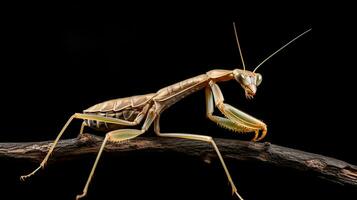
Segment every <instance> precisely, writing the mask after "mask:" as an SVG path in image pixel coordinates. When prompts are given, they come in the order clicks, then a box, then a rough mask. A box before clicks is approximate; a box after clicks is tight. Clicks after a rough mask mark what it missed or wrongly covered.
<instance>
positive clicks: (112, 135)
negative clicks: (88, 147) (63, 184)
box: [76, 129, 144, 200]
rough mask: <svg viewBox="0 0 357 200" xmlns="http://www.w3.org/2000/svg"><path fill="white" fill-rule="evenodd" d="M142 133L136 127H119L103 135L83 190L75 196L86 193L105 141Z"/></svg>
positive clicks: (118, 140) (123, 138) (78, 197)
mask: <svg viewBox="0 0 357 200" xmlns="http://www.w3.org/2000/svg"><path fill="white" fill-rule="evenodd" d="M142 133H144V131H141V130H136V129H120V130H115V131H111V132H109V133H107V134H106V135H105V138H104V140H103V142H102V145H101V147H100V149H99V152H98V154H97V157H96V159H95V161H94V164H93V167H92V170H91V172H90V174H89V176H88V179H87V182H86V185H85V186H84V189H83V192H82V194H80V195H77V197H76V199H77V200H78V199H80V198H82V197H84V196H86V195H87V192H88V187H89V184H90V182H91V180H92V177H93V175H94V172H95V169H96V167H97V164H98V161H99V158H100V157H101V155H102V152H103V150H104V147H105V144H106V143H107V141H112V142H120V141H124V140H130V139H132V138H135V137H137V136H139V135H141V134H142Z"/></svg>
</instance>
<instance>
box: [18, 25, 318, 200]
mask: <svg viewBox="0 0 357 200" xmlns="http://www.w3.org/2000/svg"><path fill="white" fill-rule="evenodd" d="M233 28H234V33H235V39H236V42H237V46H238V49H239V54H240V58H241V61H242V64H243V69H234V70H223V69H215V70H211V71H208V72H207V73H205V74H201V75H198V76H195V77H192V78H189V79H186V80H183V81H181V82H178V83H175V84H173V85H169V86H167V87H164V88H162V89H160V90H159V91H157V92H156V93H149V94H144V95H137V96H131V97H125V98H118V99H113V100H109V101H105V102H102V103H99V104H96V105H94V106H92V107H89V108H88V109H85V110H84V111H83V112H82V113H75V114H73V115H72V116H71V117H70V118H69V119H68V121H67V122H66V123H65V125H64V126H63V128H62V129H61V131H60V132H59V134H58V135H57V137H56V139H55V140H54V142H53V144H52V145H51V147H50V149H49V151H48V153H47V155H46V156H45V158H44V159H43V161H42V162H41V164H40V165H39V166H38V167H37V168H36V169H35V170H34V171H32V172H31V173H29V174H27V175H23V176H21V177H20V179H21V180H25V179H27V178H29V177H31V176H32V175H34V174H35V173H36V172H38V171H39V170H40V169H42V168H44V167H45V165H46V163H47V161H48V159H49V157H50V155H51V153H52V152H53V150H54V149H55V147H56V144H57V143H58V141H59V140H60V138H61V136H62V135H63V133H64V132H65V130H66V129H67V127H68V126H69V125H70V123H71V122H72V121H73V120H75V119H80V120H83V122H82V125H81V128H80V131H79V134H82V133H83V130H84V128H85V127H90V128H93V129H97V130H102V131H106V134H105V137H104V140H103V142H102V145H101V147H100V149H99V151H98V154H97V157H96V159H95V162H94V164H93V167H92V169H91V172H90V174H89V177H88V179H87V182H86V184H85V187H84V189H83V192H82V193H81V194H79V195H77V196H76V199H77V200H78V199H81V198H83V197H84V196H86V194H87V192H88V188H89V185H90V182H91V180H92V178H93V175H94V172H95V169H96V167H97V164H98V162H99V159H100V157H101V155H102V152H103V150H104V148H105V145H106V144H107V142H123V141H128V140H130V139H133V138H135V137H138V136H140V135H142V134H144V133H145V132H146V131H147V130H148V129H149V127H150V126H151V125H153V126H154V132H155V133H156V135H157V136H159V137H171V138H184V139H189V140H197V141H203V142H207V143H209V144H211V145H212V147H213V149H214V150H215V152H216V154H217V156H218V158H219V160H220V163H221V165H222V167H223V169H224V172H225V174H226V177H227V179H228V181H229V183H230V186H231V188H232V194H233V195H235V196H236V197H238V198H239V199H240V200H243V198H242V197H241V195H240V194H239V193H238V190H237V188H236V186H235V184H234V182H233V180H232V177H231V175H230V173H229V171H228V168H227V166H226V164H225V162H224V159H223V157H222V155H221V153H220V151H219V148H218V147H217V145H216V143H215V142H214V139H213V138H212V137H210V136H206V135H198V134H189V133H162V132H161V131H160V115H161V113H162V112H164V111H165V110H166V109H168V108H169V107H170V106H172V105H174V104H175V103H177V102H178V101H180V100H181V99H183V98H185V97H187V96H188V95H190V94H192V93H194V92H197V91H198V90H202V89H204V90H205V100H206V115H207V117H208V119H210V120H211V121H213V122H215V123H217V124H218V125H219V126H221V127H223V128H226V129H229V130H231V131H234V132H240V133H247V132H253V133H254V137H253V138H252V141H260V140H262V139H263V138H264V137H265V136H266V134H267V125H266V124H265V123H264V122H263V121H261V120H259V119H256V118H255V117H253V116H251V115H249V114H246V113H244V112H243V111H241V110H239V109H237V108H235V107H233V106H231V105H229V104H227V103H225V102H224V97H223V94H222V92H221V90H220V88H219V86H218V83H220V82H224V81H231V80H236V81H237V82H238V83H239V84H240V86H241V87H242V89H243V90H244V92H245V96H246V98H247V99H252V98H253V97H254V95H255V94H256V92H257V87H258V86H259V85H260V84H261V82H262V75H261V74H259V73H256V71H257V69H258V68H259V67H260V66H261V65H262V64H264V63H265V62H266V61H268V60H269V59H270V58H271V57H272V56H274V55H275V54H276V53H278V52H280V51H281V50H282V49H284V48H285V47H287V46H288V45H289V44H291V43H292V42H294V41H295V40H296V39H298V38H300V37H301V36H303V35H305V34H306V33H307V32H309V31H311V30H312V29H309V30H307V31H305V32H303V33H301V34H300V35H298V36H296V37H295V38H294V39H292V40H290V41H289V42H288V43H286V44H285V45H284V46H282V47H281V48H279V49H278V50H277V51H275V52H274V53H272V54H271V55H269V56H268V57H267V58H266V59H264V60H263V61H262V62H261V63H260V64H258V65H257V66H256V67H255V69H254V70H253V71H248V70H246V67H245V62H244V59H243V55H242V50H241V47H240V44H239V40H238V34H237V29H236V26H235V23H233ZM215 107H216V108H217V109H218V110H219V111H220V112H221V113H222V115H223V116H217V115H214V114H213V112H214V109H215ZM139 125H141V128H140V129H139V128H132V127H135V126H136V127H137V126H139Z"/></svg>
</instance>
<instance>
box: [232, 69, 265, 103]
mask: <svg viewBox="0 0 357 200" xmlns="http://www.w3.org/2000/svg"><path fill="white" fill-rule="evenodd" d="M233 76H234V79H236V81H237V82H238V83H239V84H240V85H241V86H242V88H243V89H244V91H245V97H247V99H252V98H253V97H254V95H255V93H256V92H257V87H258V86H259V85H260V84H261V83H262V80H263V77H262V75H261V74H259V73H254V72H250V71H247V70H245V71H244V70H241V69H235V70H233Z"/></svg>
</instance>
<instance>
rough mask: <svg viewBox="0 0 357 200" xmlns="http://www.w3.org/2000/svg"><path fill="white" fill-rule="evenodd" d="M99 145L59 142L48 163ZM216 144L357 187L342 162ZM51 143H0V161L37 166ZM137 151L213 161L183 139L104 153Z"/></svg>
mask: <svg viewBox="0 0 357 200" xmlns="http://www.w3.org/2000/svg"><path fill="white" fill-rule="evenodd" d="M102 141H103V138H101V137H98V136H94V135H90V134H83V135H82V136H80V137H78V138H74V139H67V140H62V141H60V142H59V143H58V145H57V147H56V148H55V151H54V153H53V155H52V157H51V159H50V162H52V161H59V160H67V159H75V158H76V157H78V156H80V155H83V154H88V153H96V152H98V149H99V147H100V145H101V142H102ZM215 141H216V143H217V145H218V147H219V148H220V150H221V153H222V154H223V156H224V157H225V158H226V159H229V160H251V161H258V162H264V163H267V164H271V165H275V166H281V167H289V168H293V169H297V170H303V171H310V172H314V173H315V174H316V175H317V176H318V177H320V178H323V179H326V180H329V181H332V182H335V183H339V184H344V185H350V186H353V187H357V166H355V165H352V164H349V163H346V162H344V161H341V160H337V159H334V158H330V157H326V156H322V155H318V154H313V153H308V152H304V151H300V150H296V149H291V148H287V147H282V146H278V145H274V144H270V143H255V142H248V141H239V140H228V139H215ZM51 142H52V141H44V142H26V143H0V158H16V159H27V160H30V161H36V162H40V161H42V159H43V158H44V156H45V155H46V153H47V152H48V150H49V147H50V145H51ZM137 150H146V151H153V152H163V151H174V152H179V153H184V154H188V155H191V156H202V155H206V157H207V155H208V157H209V158H215V157H216V156H215V154H214V152H213V150H212V148H211V147H210V146H209V144H207V143H204V142H198V141H192V140H185V139H172V138H151V137H139V138H135V139H133V140H130V141H128V142H126V143H122V144H116V143H108V145H107V146H106V148H105V151H106V152H130V151H137ZM207 153H208V154H207Z"/></svg>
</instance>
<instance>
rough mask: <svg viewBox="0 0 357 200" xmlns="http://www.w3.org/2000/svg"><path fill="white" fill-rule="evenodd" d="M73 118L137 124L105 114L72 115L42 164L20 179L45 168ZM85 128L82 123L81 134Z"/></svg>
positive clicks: (130, 124)
mask: <svg viewBox="0 0 357 200" xmlns="http://www.w3.org/2000/svg"><path fill="white" fill-rule="evenodd" d="M73 119H83V120H84V119H87V120H97V121H101V122H106V123H114V124H121V125H127V126H134V125H136V124H137V122H130V121H125V120H120V119H115V118H109V117H103V116H99V115H90V114H81V113H76V114H74V115H72V116H71V117H70V118H69V119H68V121H67V122H66V124H65V125H64V126H63V128H62V130H61V131H60V133H59V134H58V135H57V137H56V139H55V141H54V142H53V144H52V145H51V148H50V150H49V151H48V153H47V155H46V157H45V158H44V159H43V161H42V162H41V164H40V166H39V167H37V168H36V169H35V170H34V171H32V172H31V173H29V174H27V175H24V176H21V177H20V179H21V180H25V179H26V178H28V177H30V176H32V175H34V174H35V173H36V172H37V171H38V170H40V169H41V168H44V167H45V165H46V163H47V160H48V158H49V157H50V155H51V153H52V152H53V150H54V148H55V147H56V145H57V143H58V141H59V139H60V138H61V136H62V135H63V133H64V132H65V130H66V129H67V127H68V126H69V124H70V123H71V122H72V121H73ZM83 128H84V124H82V126H81V130H80V134H81V133H82V132H83Z"/></svg>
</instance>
